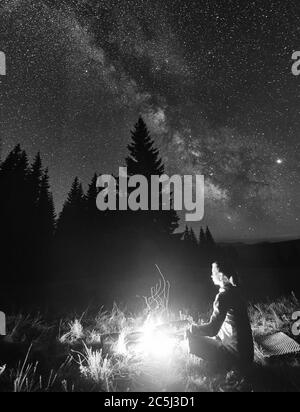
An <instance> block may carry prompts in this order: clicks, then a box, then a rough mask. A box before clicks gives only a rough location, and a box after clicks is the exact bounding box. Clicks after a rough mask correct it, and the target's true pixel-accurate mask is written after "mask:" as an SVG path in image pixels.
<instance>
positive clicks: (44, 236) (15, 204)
mask: <svg viewBox="0 0 300 412" xmlns="http://www.w3.org/2000/svg"><path fill="white" fill-rule="evenodd" d="M0 190H1V202H0V218H1V272H2V273H1V275H2V276H1V278H2V281H4V282H5V283H12V284H13V283H15V282H18V283H21V284H24V285H28V284H33V285H34V284H36V283H37V282H42V279H41V273H43V272H44V271H45V269H46V261H47V257H48V253H49V251H50V250H51V248H52V244H53V239H54V231H55V211H54V203H53V198H52V195H51V192H50V186H49V176H48V171H47V170H46V169H44V168H43V166H42V161H41V157H40V154H37V156H36V158H35V160H34V162H33V163H32V164H29V161H28V157H27V155H26V153H25V151H23V150H22V149H21V147H20V145H18V146H16V147H15V148H14V149H13V150H12V151H11V152H10V153H9V155H8V156H7V158H6V159H5V160H4V161H3V162H2V164H1V166H0Z"/></svg>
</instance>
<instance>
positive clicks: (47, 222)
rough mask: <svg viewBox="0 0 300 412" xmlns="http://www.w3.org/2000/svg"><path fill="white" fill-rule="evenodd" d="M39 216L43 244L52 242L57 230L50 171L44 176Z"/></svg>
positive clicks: (46, 171)
mask: <svg viewBox="0 0 300 412" xmlns="http://www.w3.org/2000/svg"><path fill="white" fill-rule="evenodd" d="M37 215H38V219H39V226H40V236H41V240H42V242H43V243H46V244H47V243H49V242H51V241H52V238H53V235H54V230H55V219H56V215H55V208H54V201H53V196H52V193H51V191H50V184H49V175H48V170H45V172H44V173H43V175H42V180H41V186H40V194H39V198H38V203H37Z"/></svg>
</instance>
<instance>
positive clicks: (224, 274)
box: [212, 259, 239, 287]
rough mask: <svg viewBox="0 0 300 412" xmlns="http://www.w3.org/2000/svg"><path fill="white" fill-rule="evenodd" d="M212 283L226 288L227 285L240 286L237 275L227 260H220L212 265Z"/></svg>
mask: <svg viewBox="0 0 300 412" xmlns="http://www.w3.org/2000/svg"><path fill="white" fill-rule="evenodd" d="M212 281H213V282H214V284H215V285H216V286H220V287H224V286H226V285H229V284H231V285H233V286H238V283H239V282H238V277H237V274H236V272H235V270H234V268H233V266H232V265H231V263H230V262H228V261H227V260H223V259H222V260H221V259H220V260H218V261H216V262H214V263H213V265H212Z"/></svg>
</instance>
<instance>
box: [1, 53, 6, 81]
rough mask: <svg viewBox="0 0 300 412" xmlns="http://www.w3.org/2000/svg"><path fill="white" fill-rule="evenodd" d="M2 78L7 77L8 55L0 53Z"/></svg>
mask: <svg viewBox="0 0 300 412" xmlns="http://www.w3.org/2000/svg"><path fill="white" fill-rule="evenodd" d="M0 76H6V55H5V53H4V52H2V51H0Z"/></svg>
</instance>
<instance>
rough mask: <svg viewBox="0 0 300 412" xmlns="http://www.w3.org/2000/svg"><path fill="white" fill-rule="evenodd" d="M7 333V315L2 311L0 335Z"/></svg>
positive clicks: (0, 315) (0, 314)
mask: <svg viewBox="0 0 300 412" xmlns="http://www.w3.org/2000/svg"><path fill="white" fill-rule="evenodd" d="M5 335H6V316H5V313H3V312H0V336H5Z"/></svg>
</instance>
